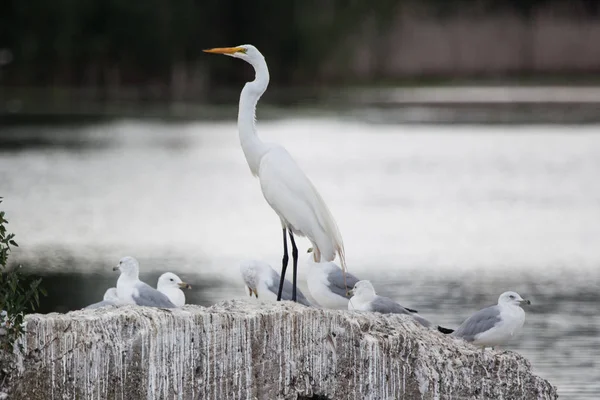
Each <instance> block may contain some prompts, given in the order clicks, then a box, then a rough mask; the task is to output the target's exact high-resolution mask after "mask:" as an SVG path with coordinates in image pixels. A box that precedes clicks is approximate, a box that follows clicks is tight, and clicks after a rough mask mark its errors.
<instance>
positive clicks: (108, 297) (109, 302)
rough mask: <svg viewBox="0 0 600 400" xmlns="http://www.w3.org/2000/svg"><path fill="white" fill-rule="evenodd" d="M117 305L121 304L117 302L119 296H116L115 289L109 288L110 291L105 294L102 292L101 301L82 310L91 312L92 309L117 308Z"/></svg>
mask: <svg viewBox="0 0 600 400" xmlns="http://www.w3.org/2000/svg"><path fill="white" fill-rule="evenodd" d="M119 304H121V301H120V300H119V296H118V295H117V288H114V287H111V288H110V289H107V290H106V292H104V298H103V299H102V301H99V302H98V303H94V304H90V305H89V306H87V307H85V308H84V310H91V309H94V308H101V307H107V306H117V305H119Z"/></svg>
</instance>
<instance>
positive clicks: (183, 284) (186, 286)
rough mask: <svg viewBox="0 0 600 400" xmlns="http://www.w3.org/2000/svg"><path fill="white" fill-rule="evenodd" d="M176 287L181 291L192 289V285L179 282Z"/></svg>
mask: <svg viewBox="0 0 600 400" xmlns="http://www.w3.org/2000/svg"><path fill="white" fill-rule="evenodd" d="M178 285H179V287H180V288H182V289H191V288H192V285H190V284H189V283H185V282H179V283H178Z"/></svg>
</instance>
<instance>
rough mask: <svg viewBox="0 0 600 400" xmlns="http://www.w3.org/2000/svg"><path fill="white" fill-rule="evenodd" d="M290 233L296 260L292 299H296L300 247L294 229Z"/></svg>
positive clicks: (293, 254) (293, 257)
mask: <svg viewBox="0 0 600 400" xmlns="http://www.w3.org/2000/svg"><path fill="white" fill-rule="evenodd" d="M289 233H290V242H292V259H293V260H294V264H293V265H294V270H293V273H294V277H293V279H294V281H293V283H292V286H293V287H292V301H296V276H297V275H298V248H297V247H296V241H295V240H294V234H293V233H292V231H289Z"/></svg>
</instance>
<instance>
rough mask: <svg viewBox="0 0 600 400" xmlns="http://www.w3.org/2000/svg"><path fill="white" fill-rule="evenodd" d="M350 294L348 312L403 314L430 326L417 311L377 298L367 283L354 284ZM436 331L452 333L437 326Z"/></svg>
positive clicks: (386, 298) (392, 301) (385, 298)
mask: <svg viewBox="0 0 600 400" xmlns="http://www.w3.org/2000/svg"><path fill="white" fill-rule="evenodd" d="M350 293H351V294H353V297H352V298H351V299H350V301H349V302H348V310H351V311H352V310H356V311H371V312H379V313H382V314H405V315H410V316H411V317H413V318H414V319H415V320H416V321H417V322H418V323H419V324H421V325H422V326H424V327H426V328H428V327H430V326H431V322H429V321H428V320H426V319H425V318H423V317H421V316H420V315H419V314H418V313H417V310H413V309H411V308H407V307H402V306H401V305H400V304H398V303H397V302H395V301H394V300H392V299H390V298H389V297H383V296H378V295H377V294H376V293H375V288H374V287H373V285H372V284H371V282H369V281H358V282H356V284H355V285H354V289H352V290H351V291H350ZM437 329H438V330H439V331H440V332H442V333H449V332H452V331H451V330H450V329H447V328H443V327H441V326H438V327H437ZM448 331H449V332H448Z"/></svg>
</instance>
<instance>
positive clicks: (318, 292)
mask: <svg viewBox="0 0 600 400" xmlns="http://www.w3.org/2000/svg"><path fill="white" fill-rule="evenodd" d="M308 252H309V253H311V254H310V255H309V257H308V265H309V266H310V270H309V271H308V275H307V277H306V283H307V284H308V291H309V292H310V295H311V296H312V297H313V299H314V300H315V302H316V303H317V304H318V305H320V306H321V307H324V308H331V309H335V310H347V309H348V300H349V299H350V294H349V292H350V289H352V288H353V287H354V285H355V284H356V282H358V281H359V279H358V278H357V277H356V276H354V275H352V274H351V273H349V272H346V280H345V281H344V272H343V271H342V269H341V268H340V267H338V266H337V264H336V263H334V262H333V261H326V262H319V263H318V262H315V259H314V256H313V254H312V248H310V249H308Z"/></svg>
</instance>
